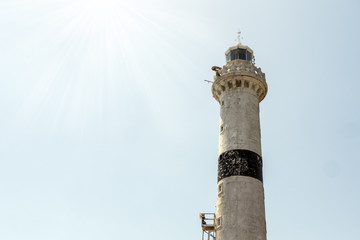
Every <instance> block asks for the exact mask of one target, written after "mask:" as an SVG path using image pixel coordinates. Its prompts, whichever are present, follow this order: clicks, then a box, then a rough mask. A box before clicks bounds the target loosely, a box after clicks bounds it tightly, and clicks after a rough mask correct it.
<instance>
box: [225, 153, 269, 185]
mask: <svg viewBox="0 0 360 240" xmlns="http://www.w3.org/2000/svg"><path fill="white" fill-rule="evenodd" d="M230 176H248V177H253V178H256V179H259V180H260V181H261V182H262V181H263V176H262V158H261V156H260V155H258V154H257V153H254V152H252V151H249V150H240V149H236V150H230V151H227V152H224V153H222V154H221V155H220V156H219V168H218V181H220V180H221V179H223V178H226V177H230Z"/></svg>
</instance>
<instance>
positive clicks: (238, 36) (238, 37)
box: [237, 31, 241, 44]
mask: <svg viewBox="0 0 360 240" xmlns="http://www.w3.org/2000/svg"><path fill="white" fill-rule="evenodd" d="M237 34H238V35H237V43H238V44H241V42H240V39H241V37H240V34H241V32H240V31H239V32H237Z"/></svg>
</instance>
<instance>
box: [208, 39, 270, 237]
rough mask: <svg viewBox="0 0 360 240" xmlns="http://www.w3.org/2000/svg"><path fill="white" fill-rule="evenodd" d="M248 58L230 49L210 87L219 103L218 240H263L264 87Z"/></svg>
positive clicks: (262, 77) (237, 49)
mask: <svg viewBox="0 0 360 240" xmlns="http://www.w3.org/2000/svg"><path fill="white" fill-rule="evenodd" d="M243 50H244V53H245V54H244V55H243V58H241V56H242V55H240V54H238V53H241V52H242V51H243ZM234 52H235V53H234ZM236 54H238V55H236ZM249 55H250V57H251V58H252V50H251V49H249V48H248V47H246V46H243V45H240V44H239V45H237V46H235V47H232V48H230V49H229V50H228V55H227V59H228V62H227V64H226V65H225V66H223V68H222V69H220V68H219V69H220V70H219V69H218V71H217V74H216V76H215V77H214V83H213V86H212V93H213V97H214V98H215V99H216V100H217V101H218V102H219V103H220V133H219V157H218V185H217V201H216V238H217V240H266V223H265V206H264V188H263V184H262V180H263V177H262V157H261V134H260V119H259V103H260V101H261V100H262V99H263V98H264V97H265V95H266V93H267V84H266V81H265V74H263V73H262V72H261V69H260V68H257V67H255V66H254V64H253V63H252V62H251V61H249V59H248V58H249Z"/></svg>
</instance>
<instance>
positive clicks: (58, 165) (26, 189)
mask: <svg viewBox="0 0 360 240" xmlns="http://www.w3.org/2000/svg"><path fill="white" fill-rule="evenodd" d="M359 11H360V3H359V1H356V0H354V1H351V0H344V1H333V0H331V1H329V0H328V1H322V0H319V1H314V0H313V1H310V0H304V1H285V0H276V1H269V0H251V1H250V0H236V1H235V0H224V1H212V0H208V1H205V0H192V1H190V0H181V1H180V0H154V1H145V0H132V1H129V0H124V1H116V0H87V1H85V0H26V1H25V0H1V1H0V53H1V54H0V65H1V67H0V116H1V117H0V239H3V240H20V239H21V240H23V239H27V240H49V239H51V240H63V239H67V240H75V239H76V240H77V239H87V240H95V239H106V240H113V239H145V238H146V239H157V240H165V239H166V240H168V239H174V240H180V239H193V240H194V239H197V240H200V239H201V228H200V219H199V213H200V212H214V211H215V204H216V184H217V157H218V129H219V126H218V124H219V104H218V103H217V102H216V101H215V99H213V98H212V94H211V84H209V83H207V82H204V80H212V79H213V75H214V72H212V71H211V67H212V66H214V65H217V66H222V65H224V64H225V56H224V53H225V51H226V50H227V48H228V47H230V46H232V45H234V44H235V43H236V41H235V39H236V33H237V32H238V31H241V32H242V43H243V44H246V45H248V46H249V47H251V48H252V49H253V50H254V55H255V58H256V66H258V67H261V69H262V71H263V72H265V74H266V79H267V83H268V87H269V91H268V94H267V96H266V98H265V99H264V100H263V101H262V102H261V104H260V108H261V112H260V118H261V131H262V155H263V162H264V168H263V174H264V188H265V208H266V221H267V236H268V239H277V240H285V239H289V238H291V239H293V240H300V239H301V240H303V239H327V240H338V239H346V240H357V239H358V235H359V234H358V229H359V228H360V221H359V218H358V216H359V215H360V207H359V202H360V187H359V186H358V185H359V182H360V176H359V174H358V172H359V168H360V161H359V156H358V149H359V148H360V125H359V122H360V111H359V110H360V109H359V103H360V96H359V88H360V79H359V73H358V71H359V69H360V59H359V56H360V47H359V43H360V28H359V23H360V15H359Z"/></svg>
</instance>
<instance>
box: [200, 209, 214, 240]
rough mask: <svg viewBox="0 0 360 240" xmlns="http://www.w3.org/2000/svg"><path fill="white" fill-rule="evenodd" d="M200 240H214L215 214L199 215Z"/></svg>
mask: <svg viewBox="0 0 360 240" xmlns="http://www.w3.org/2000/svg"><path fill="white" fill-rule="evenodd" d="M200 219H201V228H202V240H216V231H215V229H216V223H215V219H216V217H215V213H200Z"/></svg>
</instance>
